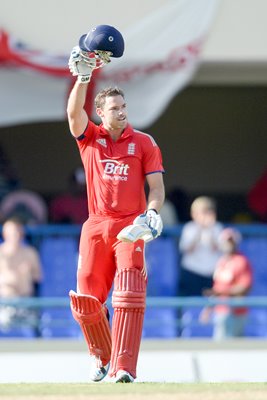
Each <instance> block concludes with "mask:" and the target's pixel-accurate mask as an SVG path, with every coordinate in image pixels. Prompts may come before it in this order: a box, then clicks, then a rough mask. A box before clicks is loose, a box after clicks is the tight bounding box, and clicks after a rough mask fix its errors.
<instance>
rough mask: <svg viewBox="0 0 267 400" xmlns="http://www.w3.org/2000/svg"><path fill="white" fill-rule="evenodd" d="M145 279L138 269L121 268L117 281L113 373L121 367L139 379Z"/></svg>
mask: <svg viewBox="0 0 267 400" xmlns="http://www.w3.org/2000/svg"><path fill="white" fill-rule="evenodd" d="M145 298H146V279H145V277H144V276H143V275H142V273H141V272H140V271H139V270H137V269H135V268H127V269H122V270H120V271H119V272H118V273H117V275H116V277H115V280H114V291H113V295H112V306H113V308H114V315H113V322H112V354H111V369H110V376H114V375H116V373H117V372H118V371H119V370H125V371H128V372H129V373H130V374H131V375H132V376H133V377H134V378H136V365H137V359H138V354H139V349H140V343H141V337H142V329H143V320H144V312H145Z"/></svg>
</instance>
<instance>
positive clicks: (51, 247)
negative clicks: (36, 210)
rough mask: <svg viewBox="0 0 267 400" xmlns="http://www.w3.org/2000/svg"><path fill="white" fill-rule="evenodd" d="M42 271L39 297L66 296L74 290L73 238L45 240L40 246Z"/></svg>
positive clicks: (75, 257) (76, 253)
mask: <svg viewBox="0 0 267 400" xmlns="http://www.w3.org/2000/svg"><path fill="white" fill-rule="evenodd" d="M39 251H40V257H41V261H42V266H43V271H44V281H43V283H42V285H41V289H40V292H41V296H52V297H54V296H67V295H68V292H69V290H70V289H73V288H74V289H75V288H76V271H77V261H78V244H77V240H76V239H75V238H70V237H59V238H58V237H56V238H46V239H44V240H43V242H42V243H41V245H40V250H39Z"/></svg>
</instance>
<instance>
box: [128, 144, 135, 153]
mask: <svg viewBox="0 0 267 400" xmlns="http://www.w3.org/2000/svg"><path fill="white" fill-rule="evenodd" d="M128 154H130V155H134V154H135V143H129V144H128Z"/></svg>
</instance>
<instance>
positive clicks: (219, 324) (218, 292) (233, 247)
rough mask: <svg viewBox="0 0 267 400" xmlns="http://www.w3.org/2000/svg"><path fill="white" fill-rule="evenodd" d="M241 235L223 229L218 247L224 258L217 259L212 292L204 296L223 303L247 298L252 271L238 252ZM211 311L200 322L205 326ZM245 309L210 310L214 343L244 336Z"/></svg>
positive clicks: (244, 257) (247, 261) (225, 307)
mask: <svg viewBox="0 0 267 400" xmlns="http://www.w3.org/2000/svg"><path fill="white" fill-rule="evenodd" d="M240 240H241V235H240V233H239V232H238V231H236V230H235V229H232V228H226V229H224V230H223V231H222V233H221V235H220V245H221V249H222V251H223V253H224V255H223V256H222V257H221V258H220V259H219V261H218V263H217V265H216V268H215V272H214V278H213V286H212V289H208V290H206V291H204V294H205V295H206V296H217V297H220V298H222V299H227V298H231V297H237V296H238V297H241V296H246V295H247V294H248V292H249V290H250V288H251V285H252V268H251V265H250V262H249V260H248V259H247V257H246V256H245V255H243V254H241V253H240V252H239V250H238V244H239V242H240ZM211 312H212V308H205V309H204V310H203V312H202V313H201V316H200V321H202V322H204V323H206V322H208V321H209V319H210V316H211ZM247 312H248V310H247V308H246V307H230V306H228V305H223V304H221V305H216V306H215V307H214V309H213V323H214V332H213V337H214V339H215V340H222V339H226V338H230V337H240V336H244V327H245V323H246V319H247Z"/></svg>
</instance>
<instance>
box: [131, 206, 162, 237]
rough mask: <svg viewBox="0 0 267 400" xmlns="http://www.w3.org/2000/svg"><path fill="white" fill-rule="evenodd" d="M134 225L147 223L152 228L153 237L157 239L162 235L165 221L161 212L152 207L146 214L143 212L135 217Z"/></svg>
mask: <svg viewBox="0 0 267 400" xmlns="http://www.w3.org/2000/svg"><path fill="white" fill-rule="evenodd" d="M133 224H134V225H140V224H146V225H147V226H148V227H149V229H150V230H151V234H152V239H156V238H157V237H158V236H160V235H161V232H162V229H163V222H162V219H161V216H160V215H159V213H158V212H157V211H156V210H154V209H150V210H147V212H146V213H145V214H141V215H139V216H138V217H136V218H135V220H134V222H133Z"/></svg>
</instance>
